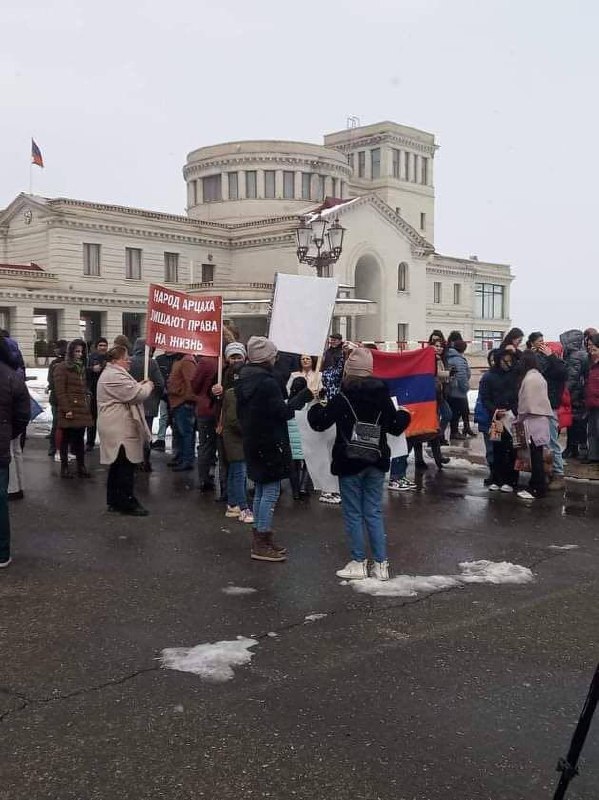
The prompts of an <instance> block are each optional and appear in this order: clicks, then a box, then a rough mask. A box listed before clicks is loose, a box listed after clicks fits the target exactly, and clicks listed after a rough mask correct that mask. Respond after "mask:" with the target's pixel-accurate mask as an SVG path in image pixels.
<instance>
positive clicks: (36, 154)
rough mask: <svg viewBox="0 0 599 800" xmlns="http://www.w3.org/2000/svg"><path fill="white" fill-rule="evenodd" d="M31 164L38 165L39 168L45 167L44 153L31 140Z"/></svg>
mask: <svg viewBox="0 0 599 800" xmlns="http://www.w3.org/2000/svg"><path fill="white" fill-rule="evenodd" d="M31 163H32V164H37V166H38V167H42V168H43V166H44V159H43V158H42V151H41V150H40V149H39V147H38V146H37V145H36V143H35V141H34V140H33V139H32V140H31Z"/></svg>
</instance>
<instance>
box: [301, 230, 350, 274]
mask: <svg viewBox="0 0 599 800" xmlns="http://www.w3.org/2000/svg"><path fill="white" fill-rule="evenodd" d="M344 233H345V228H343V227H342V226H341V225H340V224H339V220H338V219H336V220H335V221H334V222H333V223H332V224H331V223H330V222H329V221H328V220H326V219H323V218H322V217H321V216H318V217H315V218H314V219H313V220H311V221H310V222H307V220H306V218H305V217H302V218H301V220H300V225H299V228H297V230H296V232H295V235H296V238H297V251H296V252H297V258H298V261H299V262H300V264H308V266H310V267H314V268H315V270H316V274H317V275H318V277H319V278H328V277H329V276H330V272H331V271H330V266H331V264H335V263H336V262H337V261H339V257H340V255H341V251H342V249H343V235H344Z"/></svg>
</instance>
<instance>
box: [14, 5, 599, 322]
mask: <svg viewBox="0 0 599 800" xmlns="http://www.w3.org/2000/svg"><path fill="white" fill-rule="evenodd" d="M598 8H599V5H598V4H597V3H595V2H594V0H570V2H569V3H565V2H563V0H559V2H558V0H503V2H502V1H500V0H482V2H481V0H472V2H468V0H369V1H368V2H366V1H365V0H342V1H341V0H339V1H338V0H328V2H323V0H303V2H301V3H290V2H285V0H254V1H253V2H247V1H246V0H218V3H217V2H216V0H214V2H208V1H207V0H170V2H168V3H164V2H149V1H148V0H145V2H144V0H136V2H135V3H127V2H124V1H123V0H120V1H119V2H116V0H104V1H103V2H101V3H98V2H93V3H92V2H91V1H90V0H86V1H85V2H84V1H83V0H79V2H77V1H76V0H39V2H33V1H32V0H18V2H17V0H4V1H3V3H2V6H1V8H0V30H1V33H2V46H1V48H0V206H5V205H6V204H8V203H9V202H10V201H11V200H12V199H13V198H14V197H15V196H16V195H17V194H18V193H19V192H20V191H27V189H28V184H29V153H30V150H29V147H30V137H31V136H34V138H35V139H36V141H37V143H38V144H39V146H40V148H41V150H42V152H43V155H44V159H45V162H46V168H45V169H44V170H40V169H37V168H34V173H33V176H34V184H33V189H34V191H35V192H37V193H39V194H44V195H47V196H68V197H74V198H78V199H84V200H95V201H100V202H115V203H119V204H123V205H135V206H140V207H143V208H151V209H156V210H165V211H172V212H176V213H184V206H185V201H186V193H185V184H184V181H183V178H182V175H181V168H182V165H183V163H184V160H185V156H186V154H187V152H189V151H190V150H192V149H194V148H196V147H200V146H203V145H209V144H214V143H217V142H222V141H229V140H235V139H249V138H268V139H270V138H281V139H295V140H303V141H311V142H318V143H322V135H323V134H324V133H326V132H330V131H334V130H339V129H342V128H344V127H345V126H346V119H347V117H348V116H350V115H356V116H358V117H359V118H360V121H361V123H362V124H369V123H374V122H378V121H380V120H385V119H390V120H394V121H396V122H399V123H403V124H406V125H413V126H415V127H418V128H422V129H424V130H428V131H431V132H433V133H435V135H436V136H437V142H438V144H439V145H440V149H439V151H438V153H437V156H436V159H435V178H436V196H437V205H436V240H435V245H436V249H437V250H438V251H439V252H441V253H444V254H447V255H456V256H468V255H470V254H477V255H478V256H479V258H480V259H486V260H490V261H499V262H508V263H510V264H512V265H513V268H514V273H515V275H516V281H515V283H514V285H513V291H512V317H513V320H514V323H516V324H519V325H521V327H523V328H524V329H526V330H531V329H540V330H543V331H544V332H545V333H546V335H549V336H554V335H555V334H557V333H558V332H559V331H561V330H564V329H566V328H569V327H586V326H588V325H591V324H593V325H595V326H597V327H599V282H598V281H597V279H596V276H597V272H598V262H599V258H598V256H599V245H598V244H597V236H596V235H595V230H596V228H597V219H596V217H597V203H596V200H595V191H596V188H597V179H598V177H599V150H598V148H597V145H596V143H595V141H594V137H595V135H596V133H597V117H598V112H597V106H598V103H597V76H598V75H599V48H598V46H597V38H598V23H599V11H598Z"/></svg>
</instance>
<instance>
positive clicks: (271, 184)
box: [183, 140, 351, 222]
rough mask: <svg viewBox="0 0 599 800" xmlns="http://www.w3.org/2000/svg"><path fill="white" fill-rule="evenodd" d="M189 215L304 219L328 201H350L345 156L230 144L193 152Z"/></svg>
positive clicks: (261, 143) (282, 145)
mask: <svg viewBox="0 0 599 800" xmlns="http://www.w3.org/2000/svg"><path fill="white" fill-rule="evenodd" d="M183 177H184V178H185V181H186V183H187V213H188V215H189V216H190V217H193V218H194V219H203V220H213V221H230V222H234V221H235V220H238V219H243V220H244V221H247V220H251V219H264V218H269V217H280V216H286V215H293V214H297V213H299V212H300V211H301V210H303V209H305V208H306V207H307V206H310V204H311V203H316V202H321V201H322V200H324V198H325V197H347V196H348V193H347V182H348V181H349V179H350V177H351V169H350V166H349V164H348V162H347V158H346V156H345V155H344V154H343V153H341V152H339V151H338V150H334V149H332V148H329V147H323V146H321V145H317V144H306V143H305V142H281V141H266V140H257V141H247V142H229V143H227V144H217V145H212V146H210V147H201V148H199V149H198V150H193V151H192V152H191V153H189V155H188V156H187V162H186V164H185V166H184V168H183Z"/></svg>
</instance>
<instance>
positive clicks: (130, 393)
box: [98, 345, 154, 517]
mask: <svg viewBox="0 0 599 800" xmlns="http://www.w3.org/2000/svg"><path fill="white" fill-rule="evenodd" d="M130 364H131V358H130V356H129V352H128V350H127V348H126V347H124V346H123V345H116V346H115V347H112V348H111V349H110V350H109V351H108V354H107V360H106V366H105V368H104V370H103V371H102V374H101V375H100V378H99V380H98V432H99V434H100V462H101V463H102V464H110V469H109V470H108V481H107V485H106V499H107V503H108V510H109V511H115V512H118V513H120V514H129V515H131V516H135V517H145V516H147V515H148V510H147V509H146V508H144V507H143V506H142V505H141V503H140V502H139V501H138V500H137V498H136V497H135V494H134V492H133V480H134V475H135V464H140V463H142V461H143V458H144V445H145V444H146V442H150V441H151V440H152V434H151V433H150V430H149V428H148V426H147V424H146V420H145V417H144V405H143V404H144V401H145V400H147V399H148V397H149V396H150V394H151V393H152V390H153V389H154V384H153V383H152V381H148V380H143V381H140V382H138V381H136V380H135V378H134V377H133V376H132V375H131V374H130V373H129V366H130Z"/></svg>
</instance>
